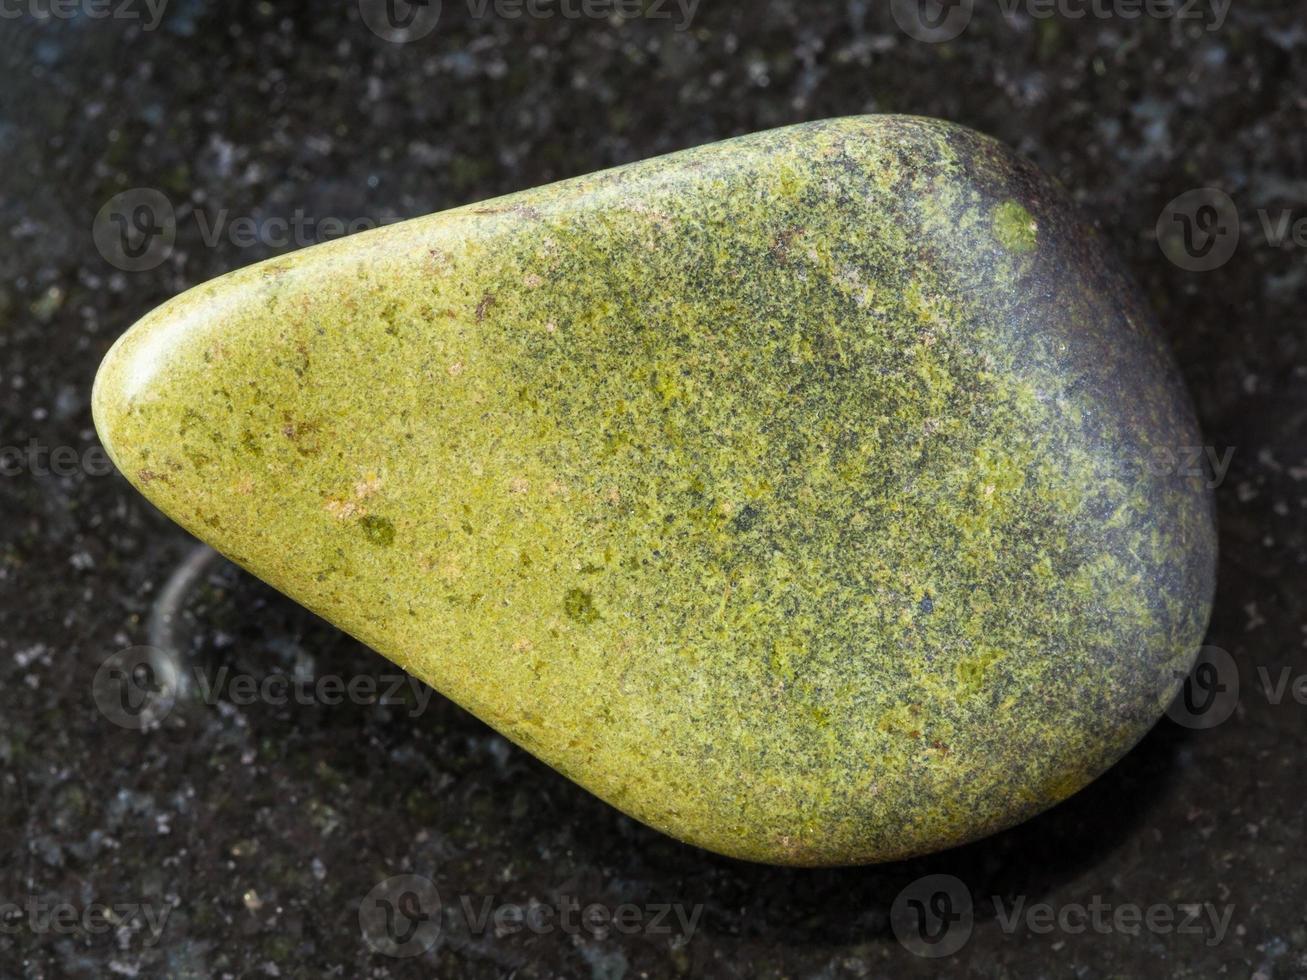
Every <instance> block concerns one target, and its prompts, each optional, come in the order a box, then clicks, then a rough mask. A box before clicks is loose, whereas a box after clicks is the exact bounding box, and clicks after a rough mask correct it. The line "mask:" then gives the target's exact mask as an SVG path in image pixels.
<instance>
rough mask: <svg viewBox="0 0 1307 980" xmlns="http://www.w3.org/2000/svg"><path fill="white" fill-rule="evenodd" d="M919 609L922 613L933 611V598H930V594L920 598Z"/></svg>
mask: <svg viewBox="0 0 1307 980" xmlns="http://www.w3.org/2000/svg"><path fill="white" fill-rule="evenodd" d="M921 611H922V612H924V613H928V612H934V611H935V600H934V599H932V598H931V597H930V596H926V598H924V599H922V600H921Z"/></svg>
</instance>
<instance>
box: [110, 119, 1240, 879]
mask: <svg viewBox="0 0 1307 980" xmlns="http://www.w3.org/2000/svg"><path fill="white" fill-rule="evenodd" d="M94 404H95V414H96V422H97V425H98V426H99V430H100V433H101V435H102V437H103V439H104V441H105V444H106V445H107V447H108V449H109V451H110V452H111V454H112V456H113V458H114V460H115V461H116V462H117V464H118V466H119V467H120V469H121V470H122V472H123V473H125V474H126V475H127V477H128V478H129V479H130V480H132V481H133V482H134V483H135V484H136V485H137V486H138V487H139V488H140V489H141V491H142V492H143V493H144V494H145V495H146V496H147V497H149V498H150V500H152V501H154V502H155V503H156V504H157V505H158V506H159V507H161V508H162V509H163V510H164V511H165V512H166V513H168V514H169V515H171V516H172V517H173V518H174V519H175V520H177V521H178V522H179V523H180V524H182V525H183V526H184V527H186V528H187V529H188V530H190V531H191V532H193V533H194V534H196V535H198V536H199V537H201V538H203V539H204V540H206V541H208V542H210V543H211V544H212V545H213V546H214V547H216V548H217V549H218V550H220V551H222V552H223V553H224V554H226V555H228V556H229V557H231V558H232V559H234V560H235V561H237V562H239V563H240V564H241V565H243V566H244V567H246V568H248V569H249V570H250V571H252V572H253V573H254V574H256V575H258V576H259V577H261V578H263V579H265V580H267V581H268V582H270V583H272V584H273V585H275V586H276V587H278V588H280V589H281V590H283V591H284V592H286V593H287V594H288V595H290V596H293V597H294V598H295V599H297V600H299V601H300V602H302V603H304V604H305V605H306V606H308V607H309V608H311V609H313V610H314V611H316V612H318V613H320V614H321V615H323V616H325V617H326V618H328V619H330V620H331V621H332V622H334V623H336V624H337V625H339V626H340V627H341V628H342V629H345V630H347V631H348V632H350V633H352V634H354V635H355V636H357V637H359V638H360V639H362V640H363V641H365V642H366V643H368V644H370V645H371V646H373V647H375V648H376V649H377V650H378V651H379V652H381V653H382V654H384V655H386V656H387V657H389V658H391V659H392V660H394V661H395V662H396V663H398V664H400V665H401V666H403V667H404V668H405V669H407V670H409V671H412V672H413V673H415V674H417V675H418V676H419V677H421V678H423V679H425V680H426V681H428V682H430V683H431V684H432V685H434V686H435V687H437V688H438V689H439V690H441V691H442V692H444V693H445V694H447V695H448V696H449V697H451V698H453V699H454V700H456V701H457V702H459V703H460V704H462V705H464V706H465V707H466V708H468V709H469V710H470V711H472V712H474V713H475V714H477V715H478V716H480V717H481V718H483V719H485V720H486V721H487V722H489V723H490V724H492V725H493V726H494V727H495V728H497V729H498V730H499V731H501V732H503V733H504V734H505V735H506V736H508V737H509V738H511V739H512V740H513V741H515V742H517V743H518V744H519V745H521V746H523V747H525V748H526V749H528V750H530V751H531V752H533V753H535V754H536V755H538V756H539V757H540V758H542V759H544V760H546V761H547V762H548V763H550V764H551V765H552V766H554V767H555V768H557V769H558V770H559V771H560V772H562V773H564V774H565V775H567V776H568V777H570V778H572V779H574V780H575V781H576V782H578V783H580V784H581V785H583V786H585V787H586V788H588V789H589V790H591V791H592V792H594V793H596V794H598V795H599V796H600V797H602V798H603V799H605V800H607V801H609V802H610V803H611V804H613V805H614V806H616V807H620V808H621V809H622V810H624V811H626V812H627V813H629V814H631V815H633V816H635V817H637V818H639V819H640V820H643V821H645V822H647V823H649V824H651V825H653V826H654V827H657V828H659V829H661V830H663V831H666V832H667V833H669V834H672V835H674V836H676V837H679V838H681V839H683V840H686V841H689V842H692V843H695V844H698V845H701V846H703V847H707V848H711V849H712V850H715V851H719V852H722V853H725V854H730V855H736V856H740V857H744V858H751V859H755V860H761V861H771V862H777V863H784V864H845V863H856V862H866V861H878V860H886V859H890V858H897V857H902V856H906V855H911V854H915V853H919V852H923V851H929V850H934V849H938V848H943V847H947V846H949V845H953V844H957V843H960V842H963V841H967V840H970V839H973V838H976V837H979V836H981V835H984V834H987V833H990V832H992V831H995V830H997V829H999V828H1002V827H1005V826H1008V825H1011V824H1013V823H1015V822H1017V821H1019V820H1021V819H1023V818H1025V817H1027V816H1029V815H1031V814H1034V813H1036V812H1037V811H1039V810H1041V809H1043V808H1045V807H1047V806H1049V805H1051V804H1053V803H1055V802H1056V801H1058V800H1061V799H1063V798H1064V797H1066V796H1068V795H1070V794H1071V793H1073V792H1075V791H1076V790H1077V789H1079V788H1080V787H1082V786H1084V785H1085V784H1086V783H1087V782H1089V781H1090V780H1092V779H1093V778H1094V777H1095V776H1097V775H1098V774H1099V773H1100V772H1102V771H1103V770H1104V769H1105V768H1106V767H1108V766H1109V765H1111V764H1112V763H1113V761H1114V760H1116V759H1117V758H1118V757H1119V756H1120V755H1121V754H1122V753H1124V752H1125V751H1126V750H1127V749H1128V748H1129V747H1130V746H1131V745H1132V744H1133V743H1134V742H1135V741H1136V740H1137V739H1138V738H1139V737H1140V736H1141V735H1142V734H1143V733H1144V732H1145V731H1146V730H1147V729H1148V728H1149V726H1150V725H1152V724H1153V722H1154V721H1155V720H1156V719H1157V717H1158V716H1159V715H1160V713H1161V711H1162V709H1163V707H1164V706H1165V704H1166V702H1167V701H1168V700H1169V698H1170V697H1171V696H1172V694H1173V693H1174V692H1175V690H1176V687H1177V686H1178V684H1179V682H1180V680H1181V678H1182V677H1183V676H1184V674H1185V673H1186V671H1187V669H1188V667H1189V665H1190V662H1191V658H1192V656H1193V654H1194V652H1195V650H1196V647H1197V645H1198V643H1199V642H1200V640H1201V637H1202V634H1203V631H1204V628H1205V624H1206V621H1207V616H1208V611H1209V605H1210V598H1211V593H1212V589H1213V576H1214V572H1213V566H1214V553H1215V534H1214V528H1213V516H1212V508H1211V502H1210V499H1209V493H1208V491H1207V490H1206V488H1205V487H1204V483H1203V480H1202V479H1201V477H1197V476H1191V475H1189V474H1188V471H1187V470H1181V469H1176V468H1169V467H1166V466H1165V465H1157V463H1158V461H1159V460H1161V461H1164V460H1166V459H1168V458H1176V454H1178V453H1180V451H1181V450H1182V449H1183V448H1184V447H1189V446H1197V445H1200V444H1201V443H1200V441H1199V438H1198V434H1197V432H1196V426H1195V421H1194V418H1193V415H1192V411H1191V408H1190V406H1189V403H1188V399H1187V397H1186V394H1185V392H1184V390H1183V388H1182V385H1181V383H1180V381H1179V380H1178V378H1177V375H1176V372H1175V369H1174V367H1173V365H1172V362H1171V360H1170V358H1169V355H1168V354H1167V352H1166V350H1165V349H1164V347H1163V346H1162V345H1161V343H1160V341H1159V339H1158V337H1157V335H1156V333H1155V331H1154V327H1153V325H1152V322H1151V317H1150V314H1149V313H1148V311H1147V310H1146V308H1145V307H1144V306H1143V304H1142V303H1141V301H1140V299H1139V296H1138V294H1137V293H1136V291H1135V290H1134V288H1133V287H1132V286H1131V285H1130V284H1129V282H1128V280H1127V279H1126V278H1124V276H1123V275H1122V273H1121V272H1120V271H1119V269H1118V267H1117V266H1116V265H1115V264H1114V263H1113V262H1111V261H1110V260H1109V259H1107V258H1105V257H1104V254H1103V251H1102V247H1101V244H1100V242H1099V239H1098V236H1097V234H1096V233H1095V232H1094V230H1093V229H1092V228H1091V227H1089V226H1088V225H1086V224H1085V223H1083V222H1082V220H1081V219H1080V218H1079V217H1077V215H1076V214H1075V213H1074V210H1073V208H1072V207H1071V205H1070V204H1069V203H1068V201H1067V199H1066V197H1065V195H1064V194H1063V193H1062V192H1061V191H1060V190H1059V189H1058V188H1057V187H1056V186H1055V185H1054V184H1052V182H1050V181H1049V180H1048V179H1046V178H1044V177H1043V176H1041V175H1040V174H1039V173H1038V171H1036V170H1035V169H1034V168H1033V167H1032V166H1031V165H1030V164H1028V163H1026V162H1024V161H1022V160H1020V159H1018V158H1016V157H1015V156H1013V155H1012V154H1011V153H1009V152H1008V151H1007V150H1005V149H1004V148H1002V147H1001V146H1000V145H999V144H997V143H995V142H993V141H991V140H989V139H987V138H984V137H981V136H979V135H977V134H975V133H973V132H970V131H968V130H965V129H961V128H959V127H956V126H952V125H947V124H944V123H940V122H935V121H930V120H924V119H914V118H904V117H894V116H881V117H863V118H852V119H840V120H834V121H828V122H821V123H813V124H809V125H803V126H798V127H794V128H789V129H783V130H777V131H774V132H768V133H761V134H758V135H754V136H748V137H744V138H741V139H735V140H730V141H727V142H724V143H719V144H716V145H712V146H706V147H702V148H699V149H694V150H690V151H687V152H684V153H679V154H675V155H673V156H669V157H664V158H660V159H656V160H649V161H646V162H643V163H637V164H634V165H631V166H627V167H623V168H620V169H617V170H611V171H607V172H604V173H600V174H595V175H593V176H589V177H583V178H579V179H576V180H570V181H565V182H563V183H560V184H555V185H552V186H549V187H543V188H540V189H537V190H532V191H527V192H525V193H521V194H516V195H513V196H511V197H506V198H502V199H500V200H496V201H491V202H488V203H485V204H479V205H474V206H471V207H465V208H460V209H458V210H455V211H449V212H446V213H443V214H437V215H433V216H431V217H427V218H421V219H418V220H414V221H409V222H405V223H403V224H398V225H394V226H390V227H386V228H382V229H379V230H376V231H371V232H366V233H363V234H359V235H357V236H354V237H350V238H347V239H343V240H339V241H335V242H332V243H329V244H325V245H320V246H317V247H314V248H311V249H308V250H306V251H303V252H300V253H297V254H294V255H290V256H288V257H285V258H280V259H276V260H274V261H270V262H264V263H262V264H259V265H255V266H253V267H250V268H247V269H242V270H240V271H238V272H234V273H232V274H230V275H228V276H225V277H223V278H221V279H218V280H216V281H214V282H211V283H209V284H207V285H204V286H201V287H199V288H197V289H194V290H192V291H190V292H188V293H186V294H184V295H182V296H180V297H178V298H177V299H175V300H173V301H171V302H169V303H168V304H166V305H165V306H163V307H162V308H160V309H158V310H156V311H155V312H153V313H152V314H150V315H149V316H147V317H146V318H145V319H144V320H142V321H141V322H140V323H139V324H137V325H136V326H135V327H133V328H132V330H131V331H130V332H128V333H127V334H126V335H125V336H124V337H123V338H122V339H121V340H120V341H119V342H118V344H117V345H116V346H115V347H114V348H113V350H112V351H111V352H110V353H109V355H108V357H107V358H106V360H105V363H104V366H103V367H102V369H101V372H100V375H99V377H98V379H97V383H96V390H95V398H94Z"/></svg>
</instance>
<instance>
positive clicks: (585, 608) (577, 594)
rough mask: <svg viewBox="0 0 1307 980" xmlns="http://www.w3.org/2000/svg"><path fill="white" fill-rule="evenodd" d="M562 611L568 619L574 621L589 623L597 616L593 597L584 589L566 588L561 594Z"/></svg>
mask: <svg viewBox="0 0 1307 980" xmlns="http://www.w3.org/2000/svg"><path fill="white" fill-rule="evenodd" d="M563 612H564V614H565V615H566V616H567V618H568V619H570V620H572V621H573V622H576V623H582V624H584V625H587V626H588V625H589V624H590V623H593V622H595V621H596V620H597V619H598V618H599V610H597V609H596V608H595V604H594V598H593V597H592V596H591V595H590V593H589V592H586V591H585V590H584V589H568V590H567V594H566V595H565V596H563Z"/></svg>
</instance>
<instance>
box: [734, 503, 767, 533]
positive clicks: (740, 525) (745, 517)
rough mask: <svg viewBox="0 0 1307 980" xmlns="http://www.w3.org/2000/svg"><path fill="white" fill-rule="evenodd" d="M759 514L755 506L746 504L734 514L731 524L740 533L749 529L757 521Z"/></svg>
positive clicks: (760, 514) (760, 513)
mask: <svg viewBox="0 0 1307 980" xmlns="http://www.w3.org/2000/svg"><path fill="white" fill-rule="evenodd" d="M761 516H762V512H761V511H759V510H758V508H757V507H755V506H753V504H748V505H747V506H746V507H745V508H744V510H742V511H740V512H739V513H738V514H736V515H735V519H734V520H733V521H731V526H732V527H734V528H735V530H736V531H739V532H741V533H743V532H744V531H750V530H752V529H753V527H754V525H756V524H757V523H758V518H759V517H761Z"/></svg>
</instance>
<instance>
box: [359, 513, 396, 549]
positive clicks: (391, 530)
mask: <svg viewBox="0 0 1307 980" xmlns="http://www.w3.org/2000/svg"><path fill="white" fill-rule="evenodd" d="M359 527H361V528H363V534H364V536H365V537H366V538H367V539H368V540H369V541H371V542H372V543H373V544H375V545H378V546H379V547H382V548H389V547H390V546H391V545H392V544H394V543H395V525H394V524H392V523H390V521H389V520H387V519H386V518H384V517H377V516H375V515H373V514H369V515H368V516H367V517H365V518H363V519H362V520H361V521H359Z"/></svg>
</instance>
